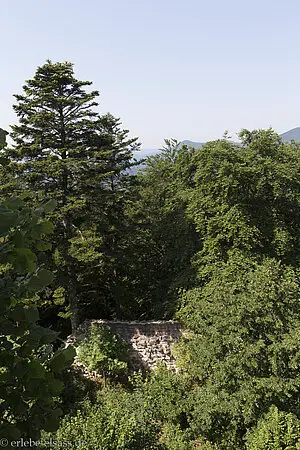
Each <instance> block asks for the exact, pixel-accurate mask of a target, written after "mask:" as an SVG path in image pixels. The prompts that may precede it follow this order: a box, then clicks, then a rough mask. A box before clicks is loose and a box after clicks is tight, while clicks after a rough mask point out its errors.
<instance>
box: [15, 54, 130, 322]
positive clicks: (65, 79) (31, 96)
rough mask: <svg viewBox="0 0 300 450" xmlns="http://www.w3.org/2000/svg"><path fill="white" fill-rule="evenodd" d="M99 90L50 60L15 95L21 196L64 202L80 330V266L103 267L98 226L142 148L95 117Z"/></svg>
mask: <svg viewBox="0 0 300 450" xmlns="http://www.w3.org/2000/svg"><path fill="white" fill-rule="evenodd" d="M91 84H92V83H91V82H89V81H78V80H77V79H76V78H75V77H74V73H73V66H72V64H71V63H69V62H64V63H52V62H51V61H49V60H48V61H47V62H46V64H44V65H43V66H41V67H39V68H38V69H37V71H36V74H35V76H34V78H33V79H31V80H28V81H26V83H25V85H24V86H23V93H22V94H21V95H15V97H16V99H17V104H16V105H14V109H15V111H16V113H17V116H18V118H19V124H18V125H14V126H13V127H12V130H13V132H12V135H11V136H12V138H13V139H14V142H15V146H14V148H13V149H12V150H8V151H7V154H8V155H9V156H10V158H11V161H12V163H11V164H12V165H13V166H14V168H13V170H14V173H15V174H16V175H17V176H16V177H15V182H14V187H13V191H14V192H15V193H18V194H20V193H21V194H23V195H26V192H27V190H28V191H31V192H34V199H33V201H41V200H42V201H43V199H45V198H49V197H50V198H51V197H53V198H55V199H56V200H57V202H58V208H57V210H56V213H55V214H56V215H55V217H53V218H52V220H53V221H54V223H55V225H56V242H55V244H54V249H55V252H54V255H55V261H56V264H57V265H58V266H59V267H58V270H57V280H58V285H59V284H60V285H63V287H64V292H65V298H66V301H67V304H68V305H69V307H70V311H71V313H72V326H73V328H74V327H76V325H77V322H78V310H79V299H78V292H79V291H78V287H79V286H78V271H79V266H80V265H81V266H82V265H86V264H87V263H92V264H93V266H94V267H97V264H98V265H99V264H100V263H99V261H100V260H101V258H102V257H103V248H102V247H101V245H102V243H103V242H102V241H103V239H102V237H101V236H100V235H99V234H97V232H98V231H99V226H98V225H97V223H96V222H97V221H96V220H94V219H95V217H96V215H97V214H98V215H101V211H103V210H105V203H106V202H107V200H108V198H110V197H111V191H112V186H113V185H112V180H114V183H115V184H114V186H115V187H116V188H117V184H118V182H120V178H122V173H123V171H124V170H125V169H126V168H128V167H130V165H131V164H132V162H131V161H130V160H131V157H132V150H133V149H135V147H137V144H136V139H127V134H128V131H122V130H120V128H118V127H117V126H118V125H119V121H118V120H117V119H115V118H113V116H111V115H105V116H102V117H101V116H99V114H98V113H97V112H96V111H95V110H94V107H95V106H97V102H96V101H95V99H96V97H97V96H98V95H99V93H98V91H95V90H92V91H90V92H87V90H86V88H88V87H89V86H90V85H91ZM16 166H17V169H16ZM117 180H119V181H118V182H117ZM20 191H21V192H20ZM108 194H109V195H108ZM98 222H99V220H98ZM102 231H103V230H102ZM100 265H101V264H100Z"/></svg>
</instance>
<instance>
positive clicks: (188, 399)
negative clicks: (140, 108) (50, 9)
mask: <svg viewBox="0 0 300 450" xmlns="http://www.w3.org/2000/svg"><path fill="white" fill-rule="evenodd" d="M90 84H91V83H90V82H86V81H84V82H82V81H78V80H77V79H76V78H75V77H74V73H73V67H72V64H70V63H55V64H53V63H52V62H50V61H47V63H46V64H45V65H43V66H42V67H40V68H38V69H37V71H36V74H35V76H34V78H33V79H32V80H29V81H27V82H26V84H25V85H24V87H23V93H22V94H21V95H16V100H17V103H16V105H15V106H14V109H15V111H16V113H17V116H18V119H19V123H18V125H15V126H13V127H12V133H11V138H12V139H13V143H14V144H13V145H12V146H7V145H5V144H4V143H3V144H2V151H1V159H0V179H1V184H0V197H1V199H2V210H0V214H1V215H0V219H1V220H2V221H3V224H4V222H5V220H7V222H6V225H3V226H2V225H1V224H0V231H1V232H3V234H2V235H1V236H2V237H1V239H2V240H1V246H2V247H1V249H2V254H3V256H2V258H1V264H2V266H1V267H2V269H1V271H2V282H3V283H4V285H5V286H6V284H7V280H10V283H17V285H18V286H19V284H20V283H21V284H22V283H23V284H24V283H25V285H26V283H27V282H28V280H29V279H32V277H36V278H33V279H34V280H35V282H36V284H35V287H36V288H35V289H32V293H31V294H30V293H29V294H28V289H27V288H26V289H27V290H26V289H23V291H22V289H21V291H18V295H15V297H14V296H13V295H12V293H11V292H14V291H9V292H10V294H9V298H10V301H7V307H6V310H5V311H6V313H5V314H6V315H5V314H4V316H3V321H4V322H5V321H6V322H8V323H9V324H10V327H11V328H10V334H9V333H8V331H7V324H6V325H5V323H6V322H5V323H4V322H3V324H4V325H3V326H2V328H3V330H2V331H1V336H2V338H1V339H2V344H1V345H2V350H3V351H4V353H3V354H5V355H6V356H5V358H6V359H5V358H4V359H3V357H2V362H1V365H2V367H3V373H5V377H4V378H3V381H0V384H1V383H2V388H1V386H0V388H1V389H2V390H0V393H1V399H2V404H5V405H6V409H5V408H2V410H3V411H2V413H1V414H2V423H3V424H4V426H6V428H5V429H6V433H8V431H7V430H8V428H9V427H15V428H17V429H18V430H19V432H20V433H21V432H22V433H23V435H26V436H28V437H32V438H33V437H35V436H33V433H35V435H36V436H39V432H40V430H41V429H44V430H48V431H49V432H51V431H52V429H54V428H55V424H56V425H57V424H58V417H59V414H60V412H59V411H58V410H57V409H53V408H54V406H53V405H54V404H53V405H52V403H51V402H52V400H51V399H52V398H54V397H55V395H58V393H59V391H60V392H61V394H60V395H61V402H62V403H61V408H62V411H61V414H63V415H64V419H63V421H62V422H61V426H60V428H59V430H58V432H57V434H56V435H55V436H56V438H57V439H58V440H61V441H62V440H70V439H71V440H72V442H74V444H73V445H74V448H75V442H76V441H79V440H82V436H85V444H84V445H83V446H82V448H87V449H97V448H99V449H107V450H108V449H128V450H142V449H161V450H167V449H170V450H184V449H191V448H194V447H197V446H198V447H199V448H205V449H219V450H233V449H235V450H236V449H248V450H258V449H259V450H264V449H265V450H268V449H270V450H280V449H282V450H287V449H289V450H291V449H299V448H300V421H299V419H300V396H299V392H300V378H299V367H300V350H299V337H300V302H299V299H300V271H299V258H300V239H299V236H300V145H299V144H297V143H295V142H292V143H289V144H287V143H283V142H282V140H281V138H280V137H279V136H278V135H277V134H276V133H275V132H274V131H273V130H271V129H269V130H259V131H252V132H250V131H247V130H243V131H242V132H241V134H240V144H234V143H232V142H230V141H229V140H228V138H227V137H226V136H225V137H224V139H221V140H217V141H213V142H209V143H207V144H206V145H204V146H203V148H202V149H193V148H188V147H186V146H182V145H180V144H179V143H178V142H176V141H175V140H166V141H165V146H164V148H163V149H162V150H161V151H160V152H159V153H158V154H157V155H155V156H152V157H148V158H147V159H146V162H145V163H146V164H145V165H143V166H142V167H141V169H140V171H139V172H138V174H137V175H133V174H132V173H131V172H130V168H132V167H133V166H136V165H138V164H139V163H138V161H136V160H135V159H134V157H133V152H135V151H136V150H138V149H139V144H138V139H137V138H130V137H129V131H128V130H123V129H122V126H121V122H120V120H119V119H117V118H115V117H113V116H112V115H110V114H106V115H99V114H98V113H97V112H96V106H97V103H96V98H97V96H98V92H97V91H92V90H88V88H89V86H90ZM11 196H13V197H15V198H18V199H19V200H7V199H8V198H10V197H11ZM54 203H55V207H54ZM24 211H26V214H25V213H24ZM14 214H15V216H13V215H14ZM31 214H33V216H34V217H37V218H36V219H35V221H34V224H33V225H32V219H29V217H31ZM9 215H12V216H13V217H17V219H14V220H15V221H14V220H13V219H8V217H9ZM23 216H24V217H25V218H26V220H25V219H24V220H23V222H22V220H21V218H22V217H23ZM4 217H6V219H4ZM10 220H12V221H10ZM30 224H31V225H30ZM32 230H33V231H32ZM51 233H52V234H51ZM48 235H51V239H49V238H48V237H47V236H48ZM29 237H30V238H29ZM25 238H26V239H25ZM24 239H25V241H24ZM7 246H8V247H9V248H10V251H9V252H8V253H7V252H6V250H5V249H6V248H8V247H7ZM9 255H10V256H9ZM12 255H13V256H12ZM41 271H42V272H41ZM20 273H21V276H20ZM50 273H51V274H52V275H51V276H50V275H49V274H50ZM47 274H48V275H47ZM30 277H31V278H30ZM45 277H46V278H45ZM20 280H21V281H20ZM38 280H39V281H38ZM31 283H32V282H31ZM45 286H46V287H45ZM18 289H19V288H18ZM13 297H14V300H13V301H12V298H13ZM1 298H2V297H1ZM16 303H17V304H18V305H19V307H20V308H21V310H22V311H23V312H22V314H23V316H22V314H21V316H20V317H21V318H20V317H19V316H16V314H15V313H14V314H12V309H13V308H15V305H16ZM36 308H38V311H39V314H40V319H38V316H37V314H36V313H35V315H34V317H33V318H32V319H30V318H28V314H29V313H28V311H29V310H30V311H33V310H34V311H37V309H36ZM24 311H25V312H24ZM26 314H27V315H26ZM22 317H23V319H22ZM86 318H105V319H114V318H118V319H126V320H133V319H143V320H145V319H148V320H149V319H171V318H173V319H176V320H180V321H181V322H182V323H183V325H184V326H185V327H186V329H187V330H189V333H188V334H187V335H186V336H185V338H184V339H183V340H182V341H181V342H180V343H179V344H178V345H177V347H176V353H177V361H178V365H179V367H180V369H181V372H180V373H179V374H172V373H169V372H166V371H164V370H161V371H158V372H157V373H156V374H153V375H148V376H147V377H146V378H141V377H139V376H135V377H134V378H133V379H132V378H131V379H130V378H129V379H127V380H126V381H124V379H122V380H120V379H119V381H118V382H117V384H116V377H115V378H114V377H112V378H111V382H110V383H108V385H107V384H106V385H105V387H103V386H102V385H101V386H100V387H99V388H98V389H96V388H95V385H92V384H91V385H89V384H87V385H86V384H85V383H83V382H82V381H81V380H80V379H79V378H78V377H76V375H74V374H72V372H70V373H69V374H67V375H66V374H65V375H62V376H60V375H59V377H61V380H62V381H64V386H65V387H64V388H63V384H61V385H60V386H58V384H57V382H55V381H54V380H53V379H52V378H51V379H50V378H49V380H50V381H49V380H48V384H49V385H53V384H54V385H56V391H57V393H56V394H55V392H56V391H55V389H54V390H52V391H51V389H50V388H49V389H48V391H47V392H48V397H49V404H47V408H48V410H49V408H50V410H53V411H58V412H56V413H55V412H54V413H51V414H52V415H51V414H50V412H49V411H48V410H47V411H48V412H47V414H48V415H49V417H50V418H51V420H50V423H51V424H52V423H53V424H54V425H53V426H52V428H51V426H49V424H48V427H47V423H46V424H43V423H40V424H39V425H34V426H33V427H31V428H26V427H23V428H24V430H23V428H22V423H25V422H26V421H27V423H32V417H35V416H36V415H37V414H36V409H34V410H33V411H35V416H32V415H31V412H30V411H31V408H32V405H33V404H35V405H37V404H38V405H39V407H40V410H38V411H42V410H43V408H44V409H45V408H46V406H45V405H43V404H41V405H40V403H41V402H40V397H42V394H41V392H42V390H41V392H31V393H29V394H28V388H26V386H25V385H26V383H27V381H28V380H27V379H25V380H24V383H23V382H22V376H21V375H20V377H21V380H19V383H18V384H12V385H11V386H10V387H9V389H8V388H7V386H6V384H5V383H7V380H8V379H9V376H10V375H11V376H12V375H13V373H14V372H13V367H15V365H14V364H15V362H16V361H17V360H18V361H22V364H23V366H24V367H27V372H26V371H25V372H26V373H27V376H28V375H29V374H30V373H32V364H35V363H33V361H36V359H38V355H40V354H43V355H44V360H42V362H41V363H40V366H41V367H42V368H40V366H39V369H35V371H36V372H35V373H36V375H35V379H36V380H38V381H39V385H40V386H41V389H42V386H45V378H46V377H48V375H46V374H51V373H52V371H53V363H51V358H54V360H55V358H56V360H57V358H60V364H58V368H57V373H59V371H60V369H62V368H63V367H64V366H65V362H66V361H68V360H69V359H68V358H70V355H67V354H66V355H65V354H64V353H62V354H61V353H58V354H54V355H53V354H52V350H51V349H50V350H51V351H50V350H49V351H48V350H47V351H46V350H45V347H44V345H46V343H44V342H43V341H42V340H40V339H37V342H36V344H35V345H33V344H32V342H31V341H30V342H31V347H30V346H29V347H28V350H27V353H26V352H25V353H23V346H26V345H27V344H26V339H25V340H24V336H23V335H22V336H23V340H24V341H25V343H24V342H23V343H21V342H19V340H18V339H20V338H19V337H16V336H15V335H14V334H13V333H12V331H11V329H13V330H14V333H15V331H16V328H18V326H19V322H20V321H21V323H22V320H24V324H23V325H24V327H25V328H24V329H26V326H27V325H26V323H27V322H28V321H29V322H30V323H31V324H33V325H34V326H38V327H40V328H39V329H38V330H39V333H38V336H40V334H41V333H42V334H43V333H44V334H45V333H46V332H44V331H41V330H42V327H41V326H44V327H47V328H49V327H50V328H52V329H54V330H56V331H61V334H60V336H64V335H66V334H67V333H68V332H69V331H70V329H71V327H72V328H73V329H74V328H76V326H77V325H78V323H80V322H81V321H83V320H84V319H86ZM37 323H38V325H37ZM70 324H71V327H70ZM31 326H32V325H31ZM5 327H6V328H5ZM47 328H45V329H47ZM46 334H47V333H46ZM29 335H30V333H29ZM7 336H13V337H10V338H8V337H7ZM17 336H18V334H17ZM25 336H26V333H25ZM54 339H55V336H54V335H51V337H49V343H51V342H52V341H53V340H54ZM9 340H11V341H13V342H15V343H17V344H16V345H15V346H13V347H12V348H11V347H10V346H9V345H8V344H7V341H9ZM8 347H9V348H8ZM47 348H48V347H47ZM54 348H55V345H54ZM86 348H90V349H91V348H93V342H92V343H90V344H89V345H88V346H86ZM97 348H98V350H99V348H100V347H99V345H98V347H97ZM105 348H107V345H106V346H105V345H104V346H103V347H101V349H104V350H103V352H105V351H108V350H105ZM101 351H102V350H101ZM5 352H6V353H5ZM41 352H42V353H41ZM45 352H46V353H45ZM47 352H48V353H47ZM58 352H61V350H58ZM91 352H92V350H91ZM99 352H100V350H99ZM0 358H1V356H0ZM103 358H104V357H103ZM86 359H87V360H91V356H90V355H87V357H86ZM99 359H101V358H99ZM12 361H14V364H12ZM93 361H94V360H93ZM102 361H104V359H103V360H102ZM106 361H112V364H113V363H114V360H113V355H110V356H109V358H108V357H107V355H106ZM94 362H95V361H94ZM23 366H22V367H23ZM112 366H113V367H124V365H122V364H119V365H118V364H116V363H114V365H112ZM36 367H37V366H36ZM54 367H55V364H54ZM24 370H25V369H24ZM14 376H15V375H14ZM24 376H25V375H24ZM49 377H50V375H49ZM47 379H48V378H47ZM43 380H44V381H43ZM113 380H114V381H113ZM120 383H121V384H120ZM24 386H25V387H24ZM22 392H23V393H22ZM24 393H25V394H26V395H27V397H26V395H25V394H24ZM16 395H19V397H21V398H22V402H23V403H22V405H23V409H22V408H21V407H19V406H15V407H14V408H12V407H11V406H9V405H11V402H13V401H15V400H14V399H15V396H16ZM50 400H51V401H50ZM29 404H31V406H30V407H29ZM0 406H1V405H0ZM7 408H8V409H7ZM51 408H52V409H51ZM19 410H20V411H21V412H19ZM55 414H56V415H55ZM35 420H36V419H35ZM33 422H34V421H33ZM34 423H36V422H34ZM16 424H17V425H18V426H17V425H16ZM20 424H21V425H20ZM7 427H8V428H7ZM20 433H19V434H20ZM22 433H21V434H22ZM30 433H31V435H30ZM11 434H12V436H14V434H13V433H11ZM72 448H73V447H72ZM77 448H78V447H77ZM79 448H81V447H79Z"/></svg>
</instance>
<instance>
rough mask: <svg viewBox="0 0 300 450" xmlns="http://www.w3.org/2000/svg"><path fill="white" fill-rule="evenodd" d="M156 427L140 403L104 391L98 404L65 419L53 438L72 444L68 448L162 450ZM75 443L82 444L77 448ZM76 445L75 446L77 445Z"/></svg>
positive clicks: (119, 391) (86, 407)
mask: <svg viewBox="0 0 300 450" xmlns="http://www.w3.org/2000/svg"><path fill="white" fill-rule="evenodd" d="M158 430H159V427H158V424H157V423H156V421H155V420H154V419H153V418H152V417H151V414H150V413H149V412H147V411H146V409H145V408H144V407H143V405H142V404H141V405H140V404H137V402H135V401H134V398H132V396H131V395H130V394H128V393H126V392H124V391H121V390H106V391H104V392H103V393H102V394H101V396H100V397H99V399H98V404H97V405H95V406H91V405H89V404H87V405H86V406H85V408H83V409H82V410H81V411H78V412H77V414H76V415H75V416H72V417H66V418H65V419H63V420H62V422H61V426H60V428H59V430H58V431H57V433H56V434H55V436H54V439H55V440H57V441H69V442H72V443H73V445H71V446H70V447H69V448H71V449H74V450H75V448H77V449H82V450H83V449H84V450H85V449H87V450H98V449H99V450H100V449H101V450H110V449H116V450H141V449H145V450H164V447H163V446H162V445H161V444H160V443H159V442H158ZM78 442H83V444H82V445H81V446H77V445H78V444H77V443H78ZM76 444H77V445H76Z"/></svg>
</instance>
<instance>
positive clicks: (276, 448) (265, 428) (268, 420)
mask: <svg viewBox="0 0 300 450" xmlns="http://www.w3.org/2000/svg"><path fill="white" fill-rule="evenodd" d="M246 448H247V450H299V449H300V420H299V418H298V417H296V416H295V415H294V414H291V413H287V412H284V411H279V410H278V408H277V407H276V406H274V405H273V406H272V407H271V408H270V410H269V411H268V413H267V414H266V415H264V416H263V417H262V418H261V419H260V420H259V422H258V424H257V427H256V428H255V429H254V430H253V431H251V432H249V433H248V434H247V439H246Z"/></svg>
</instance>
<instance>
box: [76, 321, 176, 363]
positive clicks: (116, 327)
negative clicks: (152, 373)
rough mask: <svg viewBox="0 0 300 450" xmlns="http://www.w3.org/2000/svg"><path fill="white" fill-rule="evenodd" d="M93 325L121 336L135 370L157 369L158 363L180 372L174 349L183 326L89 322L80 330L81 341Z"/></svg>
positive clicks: (170, 322)
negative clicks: (100, 326)
mask: <svg viewBox="0 0 300 450" xmlns="http://www.w3.org/2000/svg"><path fill="white" fill-rule="evenodd" d="M92 323H99V324H102V325H106V326H108V327H109V328H110V329H111V331H112V332H113V333H116V334H118V335H119V336H120V337H121V338H122V339H124V340H125V341H126V342H127V343H128V344H129V349H130V350H129V365H130V367H131V368H132V369H133V370H139V369H155V368H156V367H157V365H158V363H163V364H165V365H166V366H167V367H168V368H169V369H171V370H173V371H176V365H175V358H174V356H173V355H172V352H171V347H172V344H173V343H174V342H175V341H176V340H178V339H179V338H180V336H181V334H182V328H181V326H180V324H179V323H177V322H173V321H166V322H164V321H152V322H121V321H107V320H89V321H85V322H84V323H83V324H82V325H81V326H80V327H79V328H78V331H77V333H76V335H77V337H79V336H81V337H83V336H84V335H85V333H86V330H87V329H88V327H89V326H90V325H91V324H92Z"/></svg>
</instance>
